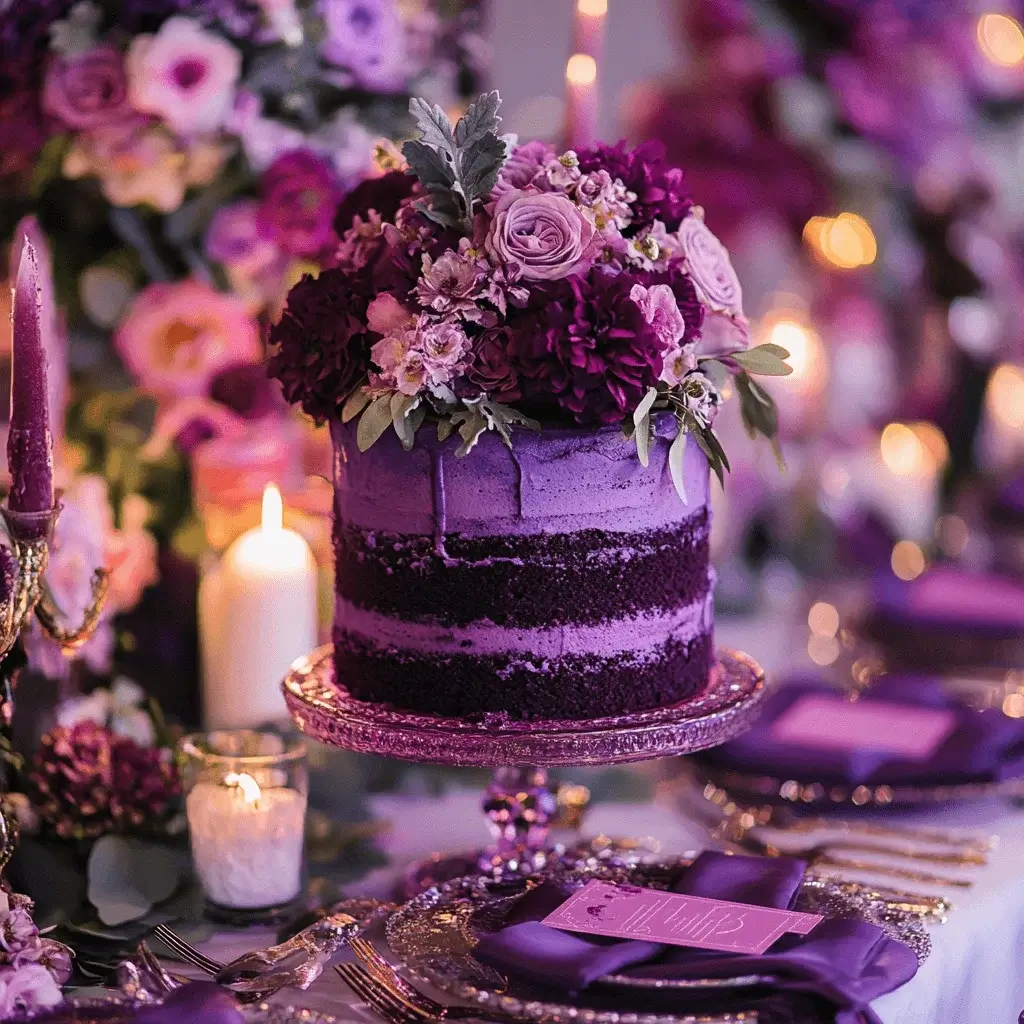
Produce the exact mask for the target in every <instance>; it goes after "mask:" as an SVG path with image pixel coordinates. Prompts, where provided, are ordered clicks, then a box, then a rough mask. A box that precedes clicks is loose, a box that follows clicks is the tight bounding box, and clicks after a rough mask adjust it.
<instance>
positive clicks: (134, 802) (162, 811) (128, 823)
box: [110, 736, 181, 832]
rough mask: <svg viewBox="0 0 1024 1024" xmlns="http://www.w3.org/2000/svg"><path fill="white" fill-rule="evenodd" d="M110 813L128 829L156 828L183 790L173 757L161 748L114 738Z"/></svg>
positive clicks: (123, 829) (115, 820) (128, 830)
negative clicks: (142, 745)
mask: <svg viewBox="0 0 1024 1024" xmlns="http://www.w3.org/2000/svg"><path fill="white" fill-rule="evenodd" d="M111 754H112V758H111V761H112V764H113V776H114V778H113V784H112V786H111V792H110V815H111V818H113V821H114V825H115V827H116V828H117V829H119V830H121V831H126V832H132V831H138V830H140V829H147V828H153V827H155V826H157V825H158V824H159V823H160V822H161V821H163V820H164V819H165V818H166V817H167V816H168V815H169V814H170V812H171V811H172V809H173V804H174V800H175V798H176V797H177V796H178V795H179V793H180V792H181V783H180V780H179V779H178V773H177V770H176V769H175V767H174V760H173V759H172V758H171V757H170V756H169V754H168V752H167V751H165V750H161V749H160V748H158V747H141V746H139V744H138V743H136V742H135V740H133V739H129V738H128V737H126V736H120V737H117V738H115V739H114V743H113V747H112V750H111Z"/></svg>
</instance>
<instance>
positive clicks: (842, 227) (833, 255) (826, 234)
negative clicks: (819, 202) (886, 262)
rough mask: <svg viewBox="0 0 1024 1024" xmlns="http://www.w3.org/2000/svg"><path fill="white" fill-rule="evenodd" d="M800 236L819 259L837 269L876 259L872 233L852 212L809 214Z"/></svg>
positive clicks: (845, 268)
mask: <svg viewBox="0 0 1024 1024" xmlns="http://www.w3.org/2000/svg"><path fill="white" fill-rule="evenodd" d="M803 237H804V242H805V243H806V245H807V246H808V247H809V248H810V249H811V251H812V252H813V253H814V255H815V256H817V257H818V259H819V260H821V261H822V262H823V263H827V264H829V265H830V266H833V267H837V268H839V269H840V270H855V269H856V268H857V267H867V266H870V265H871V264H872V263H874V262H875V260H876V259H877V258H878V242H877V240H876V239H875V233H874V232H873V231H872V230H871V225H870V224H868V222H867V221H866V220H865V219H864V218H863V217H861V216H860V215H859V214H856V213H840V214H839V215H838V216H837V217H812V218H811V219H810V220H809V221H808V222H807V223H806V224H805V225H804V231H803Z"/></svg>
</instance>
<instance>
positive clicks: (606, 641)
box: [335, 589, 713, 659]
mask: <svg viewBox="0 0 1024 1024" xmlns="http://www.w3.org/2000/svg"><path fill="white" fill-rule="evenodd" d="M712 616H713V613H712V594H711V591H710V589H709V591H708V595H707V596H706V597H704V598H702V599H701V600H699V601H696V602H694V603H693V604H689V605H684V606H683V607H681V608H674V609H672V610H671V611H666V612H649V613H646V614H643V615H637V616H631V617H629V618H622V619H616V620H614V621H612V622H603V623H598V624H596V625H584V624H564V625H557V626H549V627H544V628H537V629H517V628H515V627H509V626H498V625H495V624H494V623H492V622H489V621H487V620H486V619H481V620H479V621H477V622H474V623H473V624H472V625H469V626H462V627H456V628H453V627H449V626H434V625H431V624H429V623H422V622H406V621H403V620H401V619H393V618H390V617H389V616H386V615H379V614H377V613H376V612H371V611H367V610H366V609H364V608H357V607H355V606H354V605H351V604H349V603H348V602H347V601H343V600H341V599H340V598H339V599H338V601H337V605H336V608H335V623H336V625H337V626H339V627H341V628H342V629H344V630H346V631H348V632H349V633H351V634H354V635H355V636H356V637H358V638H359V639H361V640H363V641H364V642H366V643H368V644H370V645H371V646H372V647H375V648H377V649H382V650H395V651H403V650H406V651H416V652H418V653H420V654H435V655H440V656H446V655H455V654H459V655H478V656H489V655H501V654H528V655H533V656H535V657H537V658H542V659H547V658H560V657H562V656H564V655H569V654H576V655H591V656H596V657H600V658H611V657H615V656H617V655H622V654H642V653H643V652H645V651H650V652H652V653H657V652H659V651H661V650H662V649H663V648H664V646H665V645H666V644H667V643H668V642H670V641H673V640H675V641H677V642H679V643H688V642H689V641H690V640H693V639H694V638H695V637H697V636H701V635H703V634H706V633H708V632H709V631H710V630H711V628H712V625H713V618H712Z"/></svg>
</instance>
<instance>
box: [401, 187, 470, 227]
mask: <svg viewBox="0 0 1024 1024" xmlns="http://www.w3.org/2000/svg"><path fill="white" fill-rule="evenodd" d="M413 206H415V208H416V209H417V210H419V211H420V213H422V214H424V215H425V216H427V217H429V218H430V219H431V220H432V221H433V222H434V223H435V224H440V225H441V227H443V228H457V227H461V226H462V223H463V214H462V205H461V203H460V202H459V200H458V196H457V194H456V193H455V192H434V193H433V194H432V196H431V201H430V203H424V202H422V201H420V202H416V203H413Z"/></svg>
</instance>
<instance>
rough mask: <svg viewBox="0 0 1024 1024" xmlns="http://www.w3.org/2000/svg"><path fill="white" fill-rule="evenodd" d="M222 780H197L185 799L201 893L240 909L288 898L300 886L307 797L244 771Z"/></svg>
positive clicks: (297, 892)
mask: <svg viewBox="0 0 1024 1024" xmlns="http://www.w3.org/2000/svg"><path fill="white" fill-rule="evenodd" d="M224 782H225V784H224V785H223V786H218V785H216V784H215V783H212V782H198V783H196V785H195V786H194V787H193V788H192V791H191V792H190V793H189V795H188V798H187V799H186V801H185V807H186V811H187V813H188V828H189V836H190V838H191V842H192V862H193V864H194V865H195V869H196V874H198V876H199V881H200V883H201V884H202V887H203V891H204V892H205V893H206V896H207V898H208V899H209V900H210V901H211V902H213V903H216V904H218V905H219V906H222V907H232V908H235V909H238V910H256V909H260V908H263V907H275V906H280V905H281V904H284V903H288V902H290V901H291V900H293V899H295V897H296V896H298V894H299V890H300V888H301V887H302V843H303V831H304V822H305V816H306V798H305V797H304V796H303V795H302V794H301V793H298V792H296V791H295V790H294V789H284V788H276V789H266V788H264V789H261V788H260V786H259V783H258V782H257V781H256V780H255V778H253V776H251V775H248V774H246V773H244V772H243V773H230V774H228V775H226V776H225V779H224Z"/></svg>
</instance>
